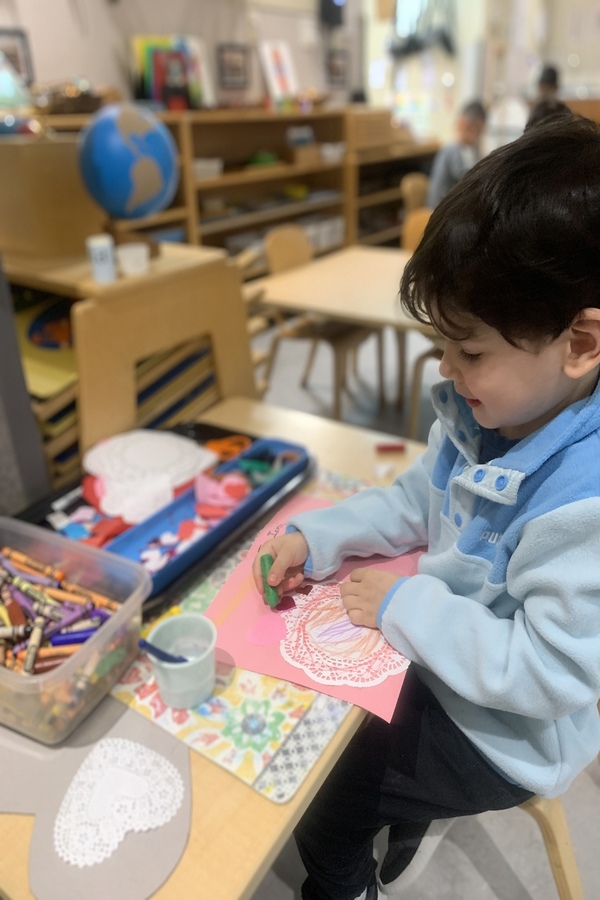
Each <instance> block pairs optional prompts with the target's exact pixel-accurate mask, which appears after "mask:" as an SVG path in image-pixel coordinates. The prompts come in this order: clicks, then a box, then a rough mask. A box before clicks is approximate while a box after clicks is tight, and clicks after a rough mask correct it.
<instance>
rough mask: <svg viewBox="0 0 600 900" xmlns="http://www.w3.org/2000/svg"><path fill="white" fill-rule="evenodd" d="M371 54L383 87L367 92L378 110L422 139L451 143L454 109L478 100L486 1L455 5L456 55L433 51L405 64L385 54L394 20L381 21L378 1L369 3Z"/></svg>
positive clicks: (373, 68)
mask: <svg viewBox="0 0 600 900" xmlns="http://www.w3.org/2000/svg"><path fill="white" fill-rule="evenodd" d="M365 3H366V10H367V13H366V15H367V22H368V26H367V27H368V34H367V53H368V57H369V65H370V74H371V79H373V76H377V75H382V76H383V79H382V80H383V83H382V84H381V85H380V86H378V87H375V86H373V83H371V86H370V88H369V97H370V100H371V102H372V103H373V104H374V105H379V106H387V107H391V108H392V109H393V110H394V112H395V116H396V118H397V119H399V120H402V121H405V122H407V123H408V125H409V126H410V127H411V128H412V130H413V132H415V134H416V135H417V136H419V137H422V138H426V137H436V138H440V139H441V140H449V139H450V137H451V136H452V132H453V126H454V120H455V116H456V110H457V108H458V106H460V104H462V103H463V102H464V101H465V100H471V99H474V98H475V97H477V96H479V95H480V89H479V88H480V80H481V76H480V72H481V54H482V42H483V37H484V32H485V12H486V2H485V0H456V11H457V22H456V35H455V42H456V54H455V55H454V56H451V55H450V54H448V53H446V52H445V51H444V50H443V49H441V48H438V47H435V48H434V49H432V50H428V51H426V52H424V53H420V54H418V55H414V56H409V57H407V58H406V59H404V60H403V61H401V62H400V61H394V60H393V59H392V57H391V55H390V54H389V52H388V50H387V44H388V42H389V41H390V40H391V39H392V38H393V36H394V25H393V22H391V21H382V20H381V19H378V18H377V8H378V0H365Z"/></svg>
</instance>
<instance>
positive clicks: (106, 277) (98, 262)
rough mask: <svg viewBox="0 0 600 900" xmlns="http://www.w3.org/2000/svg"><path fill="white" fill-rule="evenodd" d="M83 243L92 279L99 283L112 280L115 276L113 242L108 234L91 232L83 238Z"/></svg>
mask: <svg viewBox="0 0 600 900" xmlns="http://www.w3.org/2000/svg"><path fill="white" fill-rule="evenodd" d="M85 245H86V248H87V253H88V259H89V261H90V264H91V266H92V278H93V279H94V281H97V282H98V283H99V284H106V283H108V282H109V281H114V280H115V279H116V277H117V270H116V267H115V242H114V241H113V239H112V237H111V236H110V234H92V235H90V236H89V237H87V238H86V239H85Z"/></svg>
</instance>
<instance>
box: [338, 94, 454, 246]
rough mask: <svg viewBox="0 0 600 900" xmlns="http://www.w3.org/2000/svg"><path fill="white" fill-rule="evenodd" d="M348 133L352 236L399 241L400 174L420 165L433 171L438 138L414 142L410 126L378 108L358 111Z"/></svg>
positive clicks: (377, 242)
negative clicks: (394, 122) (395, 124)
mask: <svg viewBox="0 0 600 900" xmlns="http://www.w3.org/2000/svg"><path fill="white" fill-rule="evenodd" d="M349 115H350V116H352V115H353V114H352V113H349ZM354 115H355V116H356V114H354ZM370 117H371V118H372V123H370V122H369V119H370ZM349 134H350V136H351V144H350V148H349V154H348V155H349V160H348V165H349V167H350V170H351V178H350V198H349V209H350V214H349V221H348V229H347V230H348V240H349V242H350V243H356V244H368V245H384V244H389V243H396V244H397V243H398V242H399V241H400V237H401V235H402V218H403V211H402V197H401V194H400V187H399V185H400V179H401V178H402V176H403V175H405V174H406V173H407V172H411V171H415V170H416V171H424V172H429V168H430V166H431V162H432V160H433V157H434V155H435V154H436V153H437V151H438V149H439V144H438V143H437V142H436V141H429V142H427V143H421V144H418V143H415V142H414V141H412V140H410V137H409V135H408V134H407V133H406V132H404V131H403V130H401V129H394V128H393V127H392V126H391V123H390V122H389V121H384V120H383V119H382V118H381V114H380V112H379V111H371V112H370V111H368V110H365V111H363V112H362V113H359V114H358V121H357V122H354V123H353V124H351V126H350V128H349Z"/></svg>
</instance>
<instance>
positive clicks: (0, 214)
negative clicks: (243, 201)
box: [0, 135, 107, 257]
mask: <svg viewBox="0 0 600 900" xmlns="http://www.w3.org/2000/svg"><path fill="white" fill-rule="evenodd" d="M106 218H107V216H106V213H105V212H103V210H102V209H100V207H99V206H97V205H96V204H95V203H94V201H93V200H92V199H91V197H90V196H89V194H88V193H87V191H86V189H85V187H84V185H83V182H82V180H81V177H80V175H79V164H78V158H77V137H76V135H60V136H57V137H52V138H48V137H46V136H42V137H31V136H25V135H23V136H15V137H3V138H2V139H1V140H0V252H5V253H19V254H28V255H32V256H38V257H52V256H73V255H83V254H84V253H85V238H86V237H88V236H89V235H91V234H96V233H98V232H100V231H102V229H103V227H104V223H105V221H106Z"/></svg>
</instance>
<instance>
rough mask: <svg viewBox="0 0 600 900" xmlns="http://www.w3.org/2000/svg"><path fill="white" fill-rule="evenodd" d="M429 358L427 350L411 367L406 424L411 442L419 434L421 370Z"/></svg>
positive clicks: (421, 388)
mask: <svg viewBox="0 0 600 900" xmlns="http://www.w3.org/2000/svg"><path fill="white" fill-rule="evenodd" d="M430 358H431V353H430V351H429V350H427V351H426V352H425V353H422V354H421V355H420V356H418V357H417V359H416V360H415V364H414V366H413V371H412V384H411V386H410V405H409V408H408V423H407V428H406V436H407V437H408V438H410V439H411V440H412V441H416V440H417V437H418V433H419V412H420V409H421V392H422V390H423V370H424V369H425V363H426V362H427V360H428V359H430Z"/></svg>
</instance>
